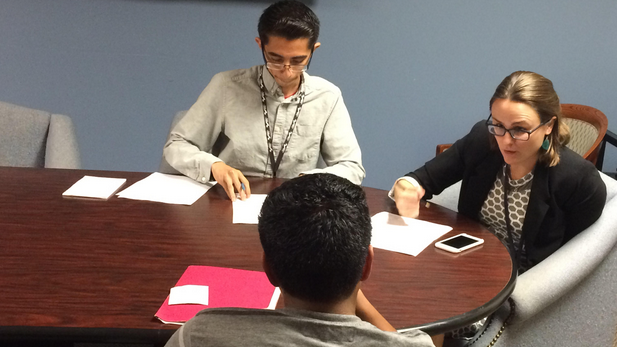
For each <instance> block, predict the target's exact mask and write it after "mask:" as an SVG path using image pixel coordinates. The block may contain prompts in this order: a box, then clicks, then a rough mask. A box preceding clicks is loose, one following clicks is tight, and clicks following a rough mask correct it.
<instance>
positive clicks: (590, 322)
mask: <svg viewBox="0 0 617 347" xmlns="http://www.w3.org/2000/svg"><path fill="white" fill-rule="evenodd" d="M600 176H601V177H602V180H603V181H604V183H605V184H606V190H607V197H606V205H605V207H604V211H603V212H602V215H601V216H600V218H599V219H598V220H597V221H596V222H595V223H594V224H592V225H591V226H590V227H589V228H587V229H586V230H583V231H582V232H581V233H580V234H579V235H577V236H576V237H574V238H573V239H572V240H570V241H569V242H568V243H566V244H565V245H564V246H563V247H561V248H560V249H558V250H557V251H556V252H555V253H553V254H552V255H550V256H549V257H548V258H546V259H545V260H543V261H542V262H540V263H539V264H538V265H536V266H534V267H533V268H531V269H530V270H528V271H527V272H525V273H523V274H522V275H521V276H519V277H518V279H517V283H516V287H515V288H514V292H513V293H512V295H511V299H510V300H511V301H512V302H513V303H514V311H512V310H511V306H510V303H509V302H506V303H504V304H503V305H502V306H501V307H500V308H499V309H498V310H497V312H496V313H495V314H494V315H493V316H492V317H491V319H490V323H489V324H488V325H487V326H486V329H485V330H484V331H483V332H481V333H480V334H478V336H476V339H474V340H473V341H474V342H472V343H470V344H467V345H466V346H474V347H475V346H488V345H491V342H492V341H493V339H495V337H497V340H496V341H495V343H494V346H566V347H567V346H573V347H574V346H576V347H578V346H610V345H611V343H612V341H613V336H615V330H616V324H617V300H616V296H617V294H616V289H617V285H616V284H617V219H616V218H615V214H616V213H617V181H615V180H614V179H612V178H610V177H609V176H607V175H605V174H603V173H600ZM459 191H460V182H459V183H457V184H455V185H453V186H451V187H449V188H447V189H446V190H444V191H443V192H442V193H441V194H440V195H436V196H435V197H434V198H433V199H432V201H433V202H436V203H438V204H439V205H442V206H445V207H448V208H450V209H454V210H456V206H457V203H458V194H459ZM510 314H512V315H511V317H510ZM508 317H510V318H509V320H508ZM506 321H507V324H506V326H505V328H504V323H506ZM500 331H501V332H500ZM491 346H492V345H491Z"/></svg>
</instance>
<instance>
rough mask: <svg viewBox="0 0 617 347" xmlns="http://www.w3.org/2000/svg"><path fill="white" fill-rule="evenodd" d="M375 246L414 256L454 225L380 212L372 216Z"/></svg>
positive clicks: (373, 243)
mask: <svg viewBox="0 0 617 347" xmlns="http://www.w3.org/2000/svg"><path fill="white" fill-rule="evenodd" d="M371 223H372V225H373V238H372V239H371V244H372V245H373V247H375V248H382V249H385V250H388V251H393V252H399V253H405V254H409V255H413V256H414V257H415V256H417V255H418V254H420V252H422V251H423V250H424V249H425V248H426V247H427V246H428V245H430V244H431V243H433V241H435V240H437V239H438V238H440V237H441V236H443V235H444V234H445V233H447V232H448V231H450V230H452V227H449V226H447V225H441V224H435V223H430V222H426V221H422V220H418V219H414V218H406V217H401V216H399V215H396V214H392V213H388V212H380V213H378V214H376V215H374V216H373V217H372V218H371Z"/></svg>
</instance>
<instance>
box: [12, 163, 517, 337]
mask: <svg viewBox="0 0 617 347" xmlns="http://www.w3.org/2000/svg"><path fill="white" fill-rule="evenodd" d="M84 175H93V176H101V177H117V178H127V183H126V185H125V186H124V187H123V188H126V187H128V186H129V185H130V184H133V183H135V182H137V181H138V180H140V179H142V178H145V177H146V176H147V175H149V173H144V172H113V171H88V170H62V169H31V168H7V167H0V182H1V183H0V247H1V251H0V299H1V301H2V303H1V304H0V344H2V341H4V342H7V341H27V340H39V341H40V340H45V341H50V340H54V341H73V342H124V343H132V342H134V343H146V342H147V343H151V344H154V345H162V344H164V343H165V342H166V341H167V339H169V337H170V336H171V335H172V334H173V332H174V331H175V329H176V328H177V326H175V325H165V324H163V323H161V322H160V321H158V320H157V319H155V318H154V313H155V312H156V311H157V309H158V308H159V307H160V305H161V304H162V303H163V301H164V300H165V298H166V297H167V295H168V293H169V289H170V288H171V287H173V286H174V285H175V283H176V281H177V280H178V279H179V278H180V276H181V275H182V273H183V272H184V270H185V269H186V268H187V266H189V265H210V266H221V267H231V268H238V269H247V270H261V252H262V250H261V245H260V243H259V236H258V233H257V226H256V225H244V224H232V222H231V221H232V204H231V202H230V201H229V200H228V199H227V198H226V196H225V193H224V191H223V189H222V188H221V187H220V186H218V185H217V186H215V187H214V188H212V189H211V190H210V191H208V193H207V194H206V195H205V196H204V197H202V198H201V199H199V200H198V201H197V202H196V203H195V204H193V205H191V206H183V205H170V204H163V203H156V202H147V201H137V200H129V199H120V198H117V197H115V196H114V197H112V198H110V199H109V200H107V201H104V200H86V199H70V198H63V197H62V193H63V192H64V191H65V190H66V189H68V188H69V187H70V186H71V185H72V184H73V183H75V182H76V181H77V180H78V179H80V178H81V177H83V176H84ZM250 182H251V191H252V192H253V193H267V192H269V191H270V190H272V189H273V188H275V187H276V186H278V185H279V184H280V183H281V182H282V181H281V180H276V179H261V178H256V179H250ZM364 190H365V191H366V194H367V198H368V202H369V208H370V212H371V215H374V214H376V213H378V212H381V211H390V212H396V207H395V206H394V203H393V202H392V201H390V199H388V198H387V196H386V192H385V191H383V190H379V189H374V188H364ZM419 218H420V219H422V220H427V221H431V222H436V223H440V224H447V225H450V226H452V227H454V230H453V231H451V232H449V233H448V234H446V235H445V236H444V237H443V238H445V237H449V236H452V235H455V234H457V233H460V232H466V233H468V234H471V235H474V236H478V237H481V238H483V239H484V245H482V246H480V247H477V248H475V249H473V250H470V251H466V252H464V253H462V254H459V255H454V254H451V253H447V252H444V251H441V250H439V249H436V248H435V247H433V246H432V245H431V246H429V247H427V249H425V250H424V251H423V252H422V253H420V254H419V255H418V256H417V257H412V256H409V255H404V254H399V253H394V252H389V251H384V250H381V249H375V261H374V266H373V272H372V274H371V277H370V278H369V279H368V280H367V281H366V282H365V283H364V284H363V291H364V292H365V294H366V296H367V297H368V298H369V300H370V301H371V302H372V303H373V305H374V306H375V307H376V308H377V309H378V310H379V311H380V312H381V313H382V314H383V315H384V316H385V317H386V319H388V320H389V321H390V322H391V323H392V324H393V325H394V326H395V327H397V328H405V327H412V326H416V327H420V328H422V329H423V330H425V331H426V332H428V333H429V334H436V333H441V332H445V331H448V330H450V329H452V328H456V327H461V326H464V325H466V324H469V323H471V322H474V321H476V320H478V319H479V318H482V317H484V316H487V315H488V314H490V313H491V312H493V311H494V310H496V309H497V308H498V307H499V305H500V304H501V303H502V302H503V301H505V300H506V299H507V297H508V296H509V295H510V293H511V292H512V290H513V289H514V283H515V281H516V272H515V271H513V268H512V261H511V259H510V256H509V254H508V252H507V250H506V248H505V247H504V246H503V245H502V244H501V242H500V241H499V240H498V239H497V238H496V237H495V236H494V235H493V234H491V233H490V232H488V231H487V230H486V229H485V228H483V227H482V226H480V225H479V224H478V223H476V222H474V221H472V220H470V219H468V218H466V217H464V216H461V215H458V214H457V213H455V212H453V211H451V210H448V209H446V208H443V207H440V206H438V205H435V204H432V205H431V206H430V207H428V208H427V207H425V206H423V207H422V208H421V211H420V217H419Z"/></svg>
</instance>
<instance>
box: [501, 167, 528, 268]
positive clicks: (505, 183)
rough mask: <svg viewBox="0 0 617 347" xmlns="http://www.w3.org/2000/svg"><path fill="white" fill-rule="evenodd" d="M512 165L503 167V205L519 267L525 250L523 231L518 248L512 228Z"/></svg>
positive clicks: (509, 237)
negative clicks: (510, 205)
mask: <svg viewBox="0 0 617 347" xmlns="http://www.w3.org/2000/svg"><path fill="white" fill-rule="evenodd" d="M509 177H510V165H507V164H506V165H505V166H504V169H503V176H502V181H501V183H502V185H503V205H504V214H505V216H506V231H507V234H508V243H509V247H508V248H509V249H510V255H511V256H512V259H513V260H514V265H515V266H516V268H517V269H518V268H519V266H520V261H521V253H522V252H523V232H522V230H521V237H520V238H519V240H518V249H517V247H516V246H515V245H514V236H513V235H512V234H513V233H514V230H512V223H510V211H509V210H508V191H509V190H510V178H509Z"/></svg>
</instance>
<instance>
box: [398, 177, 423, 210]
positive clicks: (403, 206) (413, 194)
mask: <svg viewBox="0 0 617 347" xmlns="http://www.w3.org/2000/svg"><path fill="white" fill-rule="evenodd" d="M423 196H424V188H422V187H416V186H414V185H413V184H411V183H409V182H408V181H406V180H404V179H401V180H398V181H397V182H396V184H395V185H394V201H395V202H396V208H397V209H398V213H399V214H400V215H401V216H403V217H411V218H418V215H419V214H420V199H422V197H423Z"/></svg>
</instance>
